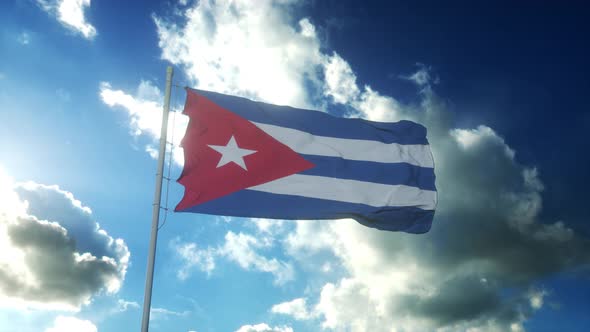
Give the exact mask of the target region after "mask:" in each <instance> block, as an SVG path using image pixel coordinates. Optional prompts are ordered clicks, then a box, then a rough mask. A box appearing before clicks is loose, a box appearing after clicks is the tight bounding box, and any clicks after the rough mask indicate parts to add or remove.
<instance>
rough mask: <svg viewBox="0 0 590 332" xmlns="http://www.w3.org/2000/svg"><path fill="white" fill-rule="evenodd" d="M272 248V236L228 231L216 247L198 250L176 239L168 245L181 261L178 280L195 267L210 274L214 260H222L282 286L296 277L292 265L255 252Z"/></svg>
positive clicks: (185, 276) (213, 266) (190, 244)
mask: <svg viewBox="0 0 590 332" xmlns="http://www.w3.org/2000/svg"><path fill="white" fill-rule="evenodd" d="M273 246H274V243H273V240H272V238H271V237H268V236H261V237H254V236H252V235H249V234H244V233H238V234H236V233H234V232H231V231H229V232H227V233H226V235H225V242H224V243H223V244H222V245H220V246H218V247H216V248H212V247H208V248H207V249H198V246H197V244H196V243H183V242H180V240H179V239H175V240H173V241H172V242H171V247H172V248H173V250H174V251H175V252H176V255H177V257H178V258H180V260H181V262H182V267H181V268H180V269H179V270H178V273H177V277H178V278H179V279H181V280H185V279H187V278H188V277H189V276H190V273H191V270H193V268H194V267H196V268H198V269H199V270H201V271H203V272H207V274H211V272H212V271H213V270H214V269H215V260H216V259H217V258H225V259H227V260H229V261H231V262H234V263H236V264H238V265H239V266H240V267H241V268H243V269H244V270H247V271H259V272H267V273H270V274H272V275H273V276H274V282H275V284H277V285H283V284H285V283H286V282H289V281H291V280H293V279H294V278H295V272H294V269H293V266H292V264H291V263H289V262H284V261H281V260H278V259H276V258H270V259H269V258H267V257H265V256H263V255H261V254H260V253H259V252H258V251H259V250H264V249H270V248H272V247H273Z"/></svg>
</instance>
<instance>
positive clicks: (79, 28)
mask: <svg viewBox="0 0 590 332" xmlns="http://www.w3.org/2000/svg"><path fill="white" fill-rule="evenodd" d="M37 4H38V5H39V7H40V8H41V9H43V10H44V11H46V12H47V13H49V14H50V15H52V16H55V18H56V19H57V20H58V21H59V22H60V23H61V24H62V25H63V26H64V27H66V28H68V29H69V30H71V31H74V32H76V33H79V34H81V35H82V36H84V38H86V39H93V38H94V37H95V36H96V29H95V28H94V27H93V26H92V24H90V23H88V22H87V21H86V17H85V16H84V9H85V8H86V7H90V0H37Z"/></svg>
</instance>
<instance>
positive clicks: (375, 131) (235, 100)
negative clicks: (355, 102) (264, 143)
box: [187, 88, 428, 144]
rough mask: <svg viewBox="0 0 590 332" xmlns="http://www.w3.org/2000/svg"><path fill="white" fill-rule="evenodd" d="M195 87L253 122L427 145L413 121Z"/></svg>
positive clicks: (328, 135) (199, 92)
mask: <svg viewBox="0 0 590 332" xmlns="http://www.w3.org/2000/svg"><path fill="white" fill-rule="evenodd" d="M187 89H188V88H187ZM193 90H194V91H195V92H196V93H198V94H201V95H203V96H205V97H206V98H208V99H210V100H211V101H213V102H214V103H216V104H218V105H219V106H221V107H223V108H225V109H227V110H229V111H231V112H233V113H236V114H238V115H240V116H241V117H243V118H245V119H248V120H250V121H254V122H259V123H264V124H270V125H276V126H281V127H286V128H292V129H297V130H301V131H305V132H308V133H310V134H312V135H317V136H327V137H337V138H349V139H363V140H373V141H379V142H384V143H399V144H428V140H427V139H426V128H425V127H424V126H422V125H420V124H417V123H414V122H411V121H406V120H402V121H399V122H374V121H368V120H363V119H346V118H338V117H334V116H331V115H329V114H327V113H324V112H319V111H310V110H302V109H297V108H293V107H289V106H277V105H272V104H267V103H262V102H255V101H252V100H249V99H246V98H241V97H235V96H228V95H224V94H219V93H216V92H211V91H203V90H195V89H193Z"/></svg>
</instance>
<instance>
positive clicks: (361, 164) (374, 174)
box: [300, 154, 436, 190]
mask: <svg viewBox="0 0 590 332" xmlns="http://www.w3.org/2000/svg"><path fill="white" fill-rule="evenodd" d="M301 156H302V157H303V158H305V159H306V160H308V161H310V162H312V163H313V164H314V165H315V167H313V168H310V169H308V170H305V171H303V172H301V173H300V174H304V175H318V176H327V177H332V178H339V179H350V180H358V181H365V182H374V183H382V184H392V185H397V184H403V185H406V186H412V187H418V188H420V189H425V190H436V188H435V185H434V180H435V177H434V169H433V168H428V167H419V166H414V165H410V164H407V163H394V164H388V163H377V162H371V161H356V160H346V159H342V158H337V157H325V156H312V155H305V154H304V155H301Z"/></svg>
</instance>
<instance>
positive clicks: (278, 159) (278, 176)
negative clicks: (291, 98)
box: [175, 88, 437, 233]
mask: <svg viewBox="0 0 590 332" xmlns="http://www.w3.org/2000/svg"><path fill="white" fill-rule="evenodd" d="M186 92H187V99H186V104H185V107H184V114H186V115H188V116H189V123H188V127H187V129H186V133H185V136H184V138H183V140H182V147H183V149H184V160H185V161H184V169H183V171H182V174H181V175H180V178H179V179H178V182H179V183H180V184H182V185H183V186H184V188H185V192H184V197H183V198H182V200H181V201H180V203H179V204H178V205H177V206H176V209H175V211H179V212H196V213H205V214H213V215H226V216H236V217H253V218H273V219H341V218H353V219H355V220H356V221H358V222H360V223H361V224H363V225H366V226H369V227H374V228H377V229H382V230H390V231H405V232H409V233H424V232H427V231H428V230H429V229H430V227H431V224H432V218H433V216H434V210H435V206H436V200H437V196H436V188H435V183H434V180H435V175H434V161H433V158H432V154H431V152H430V146H429V145H428V141H427V139H426V128H425V127H423V126H422V125H419V124H417V123H414V122H411V121H399V122H393V123H386V122H373V121H367V120H363V119H347V118H338V117H333V116H331V115H329V114H327V113H323V112H319V111H311V110H302V109H297V108H293V107H288V106H277V105H271V104H267V103H262V102H255V101H251V100H249V99H245V98H241V97H235V96H229V95H224V94H219V93H215V92H210V91H203V90H196V89H190V88H187V89H186Z"/></svg>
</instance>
